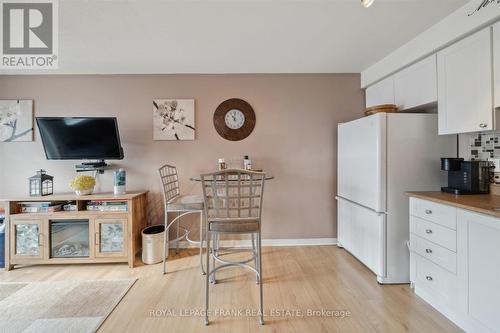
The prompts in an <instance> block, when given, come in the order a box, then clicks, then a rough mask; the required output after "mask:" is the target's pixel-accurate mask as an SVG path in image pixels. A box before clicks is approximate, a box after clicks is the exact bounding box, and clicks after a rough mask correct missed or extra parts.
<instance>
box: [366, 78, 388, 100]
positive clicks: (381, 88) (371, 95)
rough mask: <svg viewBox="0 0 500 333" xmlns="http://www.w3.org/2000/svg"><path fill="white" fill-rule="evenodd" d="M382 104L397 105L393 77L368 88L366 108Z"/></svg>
mask: <svg viewBox="0 0 500 333" xmlns="http://www.w3.org/2000/svg"><path fill="white" fill-rule="evenodd" d="M381 104H395V102H394V78H393V77H392V76H391V77H388V78H387V79H385V80H382V81H380V82H378V83H376V84H374V85H373V86H370V87H368V88H366V107H367V108H369V107H371V106H375V105H381Z"/></svg>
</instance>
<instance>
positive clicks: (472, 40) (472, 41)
mask: <svg viewBox="0 0 500 333" xmlns="http://www.w3.org/2000/svg"><path fill="white" fill-rule="evenodd" d="M491 44H492V43H491V28H490V27H488V28H486V29H484V30H481V31H479V32H477V33H475V34H473V35H471V36H469V37H467V38H464V39H462V40H460V41H458V42H457V43H455V44H453V45H451V46H449V47H447V48H445V49H443V50H441V51H439V52H438V54H437V70H438V108H439V134H455V133H466V132H477V131H487V130H493V129H495V126H494V114H493V113H494V107H493V86H492V84H493V77H492V75H493V68H492V67H493V66H492V63H493V61H492V59H491V55H492V45H491Z"/></svg>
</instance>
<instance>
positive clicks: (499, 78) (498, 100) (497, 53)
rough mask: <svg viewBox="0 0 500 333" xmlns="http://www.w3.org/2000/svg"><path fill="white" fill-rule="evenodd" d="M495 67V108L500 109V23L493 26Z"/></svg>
mask: <svg viewBox="0 0 500 333" xmlns="http://www.w3.org/2000/svg"><path fill="white" fill-rule="evenodd" d="M493 67H494V69H495V73H494V76H495V80H494V81H495V83H494V84H495V108H500V22H499V23H497V24H495V25H494V26H493Z"/></svg>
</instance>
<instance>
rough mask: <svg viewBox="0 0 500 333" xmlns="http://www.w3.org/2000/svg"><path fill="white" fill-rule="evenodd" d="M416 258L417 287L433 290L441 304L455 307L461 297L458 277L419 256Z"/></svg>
mask: <svg viewBox="0 0 500 333" xmlns="http://www.w3.org/2000/svg"><path fill="white" fill-rule="evenodd" d="M415 256H416V258H415V261H416V271H417V272H416V273H417V274H416V278H417V281H416V285H417V287H418V288H425V289H427V290H431V291H432V292H433V293H434V294H435V296H436V298H437V299H440V301H441V302H444V303H447V304H448V305H450V306H453V307H455V306H456V304H455V303H456V300H457V299H458V298H459V295H460V292H459V288H458V279H457V276H456V275H454V274H452V273H450V272H448V271H447V270H445V269H444V268H441V267H439V266H438V265H436V264H434V263H433V262H431V261H429V260H427V259H425V258H423V257H421V256H419V255H415Z"/></svg>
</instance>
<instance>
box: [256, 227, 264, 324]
mask: <svg viewBox="0 0 500 333" xmlns="http://www.w3.org/2000/svg"><path fill="white" fill-rule="evenodd" d="M257 261H258V263H259V265H258V268H257V269H258V271H259V276H258V279H259V293H260V319H259V323H260V324H261V325H264V301H263V297H262V294H263V292H262V238H261V235H260V232H259V233H258V235H257Z"/></svg>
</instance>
